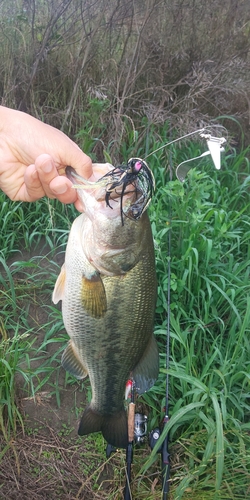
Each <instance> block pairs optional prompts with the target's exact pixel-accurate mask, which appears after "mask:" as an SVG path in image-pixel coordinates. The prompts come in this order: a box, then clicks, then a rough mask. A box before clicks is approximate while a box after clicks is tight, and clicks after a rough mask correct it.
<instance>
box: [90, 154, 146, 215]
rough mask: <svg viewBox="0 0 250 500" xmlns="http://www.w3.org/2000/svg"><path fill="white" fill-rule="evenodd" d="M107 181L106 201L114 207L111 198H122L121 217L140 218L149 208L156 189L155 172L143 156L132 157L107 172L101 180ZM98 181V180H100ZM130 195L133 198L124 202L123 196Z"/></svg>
mask: <svg viewBox="0 0 250 500" xmlns="http://www.w3.org/2000/svg"><path fill="white" fill-rule="evenodd" d="M104 179H105V180H106V181H107V184H106V196H105V201H106V204H107V206H109V207H110V208H112V206H111V205H110V200H115V199H116V198H117V197H120V199H121V219H122V223H123V215H125V216H126V217H128V218H129V219H133V220H138V219H140V217H141V216H142V214H143V213H144V212H145V210H146V209H147V207H148V205H149V203H150V201H151V199H152V196H153V193H154V189H155V180H154V176H153V173H152V172H151V170H150V168H149V167H148V165H147V163H146V162H145V161H144V160H142V159H141V158H130V160H128V163H127V164H126V165H120V166H118V167H115V168H114V169H113V170H111V171H110V172H108V173H107V174H105V175H104V176H103V177H101V179H100V180H99V181H100V182H103V180H104ZM99 181H98V182H99ZM125 195H128V196H129V198H130V199H131V200H132V201H131V203H129V204H127V205H126V204H125V205H124V204H123V198H124V196H125Z"/></svg>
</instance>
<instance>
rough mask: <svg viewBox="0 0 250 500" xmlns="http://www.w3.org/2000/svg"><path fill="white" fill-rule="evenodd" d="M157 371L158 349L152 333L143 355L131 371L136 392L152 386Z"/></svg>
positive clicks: (156, 376) (146, 389) (140, 392)
mask: <svg viewBox="0 0 250 500" xmlns="http://www.w3.org/2000/svg"><path fill="white" fill-rule="evenodd" d="M158 373H159V351H158V346H157V343H156V340H155V337H154V335H152V337H151V339H150V341H149V343H148V345H147V347H146V349H145V351H144V354H143V356H142V357H141V359H140V361H139V362H138V363H137V365H136V366H135V368H134V369H133V371H132V374H133V378H134V381H135V387H136V391H137V392H138V394H143V393H144V392H146V391H148V390H149V389H150V387H152V386H153V385H154V383H155V381H156V380H157V378H158Z"/></svg>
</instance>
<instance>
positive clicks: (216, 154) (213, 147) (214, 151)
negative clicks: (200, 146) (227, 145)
mask: <svg viewBox="0 0 250 500" xmlns="http://www.w3.org/2000/svg"><path fill="white" fill-rule="evenodd" d="M207 145H208V149H209V151H210V154H211V156H212V160H213V162H214V166H215V168H216V170H220V168H221V161H220V160H221V157H220V155H221V152H223V151H224V148H223V147H221V144H220V143H219V142H218V141H217V140H216V141H214V140H213V139H210V140H208V141H207Z"/></svg>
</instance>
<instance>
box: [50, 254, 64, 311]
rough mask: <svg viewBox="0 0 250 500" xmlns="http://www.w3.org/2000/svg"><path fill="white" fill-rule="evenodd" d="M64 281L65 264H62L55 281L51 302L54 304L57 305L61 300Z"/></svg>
mask: <svg viewBox="0 0 250 500" xmlns="http://www.w3.org/2000/svg"><path fill="white" fill-rule="evenodd" d="M65 279H66V272H65V264H63V265H62V268H61V272H60V274H59V276H58V278H57V280H56V284H55V287H54V290H53V294H52V302H54V304H57V303H58V302H59V300H63V296H64V288H65Z"/></svg>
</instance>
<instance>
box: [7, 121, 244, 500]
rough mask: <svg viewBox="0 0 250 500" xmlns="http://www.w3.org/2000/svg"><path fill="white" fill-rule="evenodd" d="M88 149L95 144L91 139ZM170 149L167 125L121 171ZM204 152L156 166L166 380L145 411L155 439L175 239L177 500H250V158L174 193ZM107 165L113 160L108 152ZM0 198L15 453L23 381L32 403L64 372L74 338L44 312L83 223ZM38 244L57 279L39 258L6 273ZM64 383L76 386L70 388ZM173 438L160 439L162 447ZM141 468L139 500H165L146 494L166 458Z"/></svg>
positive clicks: (172, 431)
mask: <svg viewBox="0 0 250 500" xmlns="http://www.w3.org/2000/svg"><path fill="white" fill-rule="evenodd" d="M81 137H82V138H84V140H88V136H87V132H86V133H82V134H81ZM159 137H162V142H161V140H160V139H159ZM168 140H169V139H168V124H166V125H165V126H164V127H163V128H161V129H160V130H157V131H156V129H152V130H151V132H150V133H149V132H148V135H147V141H146V142H141V146H140V147H139V149H138V150H137V151H136V148H135V144H134V134H131V137H130V138H128V142H127V143H126V144H124V145H123V150H122V156H123V158H124V160H126V159H127V158H129V157H131V156H132V155H136V156H141V157H144V156H145V154H146V153H147V152H150V151H153V150H155V149H157V148H158V147H160V146H161V145H162V144H163V143H164V142H168ZM90 147H93V144H92V145H91V143H90ZM204 149H205V146H204V148H203V145H200V144H195V143H190V142H188V143H186V144H185V145H184V146H182V147H180V146H178V147H175V148H173V147H171V148H170V149H168V150H162V151H160V152H159V153H157V154H155V155H152V156H151V158H149V159H148V163H149V165H150V166H151V167H152V169H153V171H154V174H155V178H156V193H155V197H154V199H153V201H152V204H151V206H150V208H149V213H150V218H151V223H152V230H153V237H154V241H155V249H156V264H157V276H158V300H157V310H156V325H155V333H156V336H157V340H158V342H159V346H160V350H161V353H160V360H161V370H160V376H159V379H158V381H157V383H156V385H155V386H154V388H153V389H152V390H150V391H149V392H148V393H147V394H145V395H144V396H143V397H142V400H143V401H144V402H145V403H146V404H147V405H148V407H149V408H150V416H149V422H150V428H153V427H154V426H155V425H159V423H160V421H161V419H162V416H163V407H164V404H165V377H166V365H165V343H166V314H167V299H166V296H167V287H168V278H167V276H168V274H167V270H168V237H169V230H170V229H171V238H172V244H171V284H170V285H171V305H170V310H171V332H170V335H171V342H170V350H171V352H170V354H171V359H170V369H169V382H170V394H169V408H170V410H169V412H170V420H169V423H168V424H167V427H166V429H165V431H166V430H167V431H169V436H170V451H171V464H172V471H171V488H170V491H171V498H173V499H181V498H183V499H189V498H190V499H197V500H198V499H199V500H200V499H202V498H204V499H210V498H211V499H217V498H218V499H227V498H228V499H231V500H232V499H237V498H241V499H243V498H248V496H249V486H248V485H249V479H250V454H249V445H250V443H249V439H250V438H249V435H250V424H249V416H250V361H249V360H250V341H249V333H250V276H249V275H250V197H249V190H250V167H249V160H248V157H249V150H245V151H242V152H240V153H238V154H236V152H234V151H232V152H229V153H226V154H225V156H224V158H223V163H222V170H221V171H215V169H214V167H213V165H212V163H211V160H209V158H205V159H203V160H202V161H199V162H197V163H194V166H195V168H194V169H192V170H190V172H189V174H188V176H187V179H186V180H185V182H184V184H181V183H180V182H179V181H178V180H176V179H175V178H174V180H172V181H171V182H169V172H168V168H167V167H168V165H169V161H171V162H172V163H173V168H175V167H176V166H177V165H178V164H179V163H180V162H181V161H183V159H185V158H188V157H191V156H195V155H198V154H200V153H201V152H203V151H204ZM105 153H106V155H108V154H109V148H108V147H107V148H106V151H105ZM170 154H171V158H170ZM1 197H2V200H1V203H0V207H1V208H0V210H1V214H0V215H1V217H2V220H3V229H2V233H1V238H2V254H1V266H2V269H3V272H2V274H1V278H0V285H1V290H0V303H1V325H2V326H1V334H2V342H1V344H0V349H1V358H2V359H1V363H0V400H1V404H2V411H1V414H0V418H1V421H0V424H1V428H2V430H4V432H5V436H6V440H7V442H8V440H9V439H10V436H11V435H12V434H13V432H15V431H16V427H17V426H18V425H19V424H21V425H23V422H22V415H21V413H20V410H19V408H18V404H17V401H16V395H15V376H16V374H17V373H19V375H21V377H23V379H24V381H25V383H26V387H27V391H28V393H29V394H32V395H34V394H35V392H36V391H38V390H41V388H42V387H43V385H44V384H45V383H48V384H49V383H50V376H51V373H52V370H55V369H59V365H60V351H61V350H62V348H63V343H64V342H65V335H64V333H63V331H62V320H61V316H60V312H59V311H58V310H57V309H56V308H54V307H53V306H52V304H49V305H46V302H47V304H48V303H49V300H50V296H51V292H52V289H53V286H54V282H55V279H56V274H57V272H58V269H59V267H58V265H56V264H55V263H53V262H54V250H55V249H58V248H59V251H63V249H64V248H65V243H66V240H67V234H68V230H69V227H70V224H71V222H72V220H73V219H74V217H75V215H76V212H75V210H74V208H73V207H63V206H61V205H60V204H59V203H58V202H48V201H46V200H41V201H39V202H37V203H33V204H23V203H13V202H11V201H9V200H7V199H6V198H5V197H4V195H1ZM17 228H18V231H17ZM41 242H42V243H44V244H45V243H46V245H47V248H48V255H47V259H48V266H49V265H50V264H49V263H52V267H53V269H52V271H51V273H50V274H49V276H48V273H47V272H46V269H45V268H44V267H41V265H40V264H39V262H38V261H37V259H36V258H35V257H33V258H30V259H29V260H28V261H26V262H24V261H23V260H22V258H21V256H20V259H19V257H18V259H16V261H15V262H14V263H12V264H9V261H8V259H9V257H10V256H11V257H13V255H14V253H15V252H16V251H19V250H20V245H21V244H22V248H23V247H24V248H25V249H27V250H29V249H30V248H31V247H32V248H34V247H35V248H36V247H37V245H38V243H39V244H40V245H41ZM37 248H38V247H37ZM57 251H58V250H57ZM45 267H46V266H45ZM20 273H21V275H20ZM30 296H32V297H33V298H34V300H35V301H36V300H40V297H41V296H42V297H43V296H44V303H45V307H47V312H48V317H47V322H46V324H43V325H42V324H39V325H36V326H35V325H34V324H32V326H31V324H30V315H29V297H30ZM41 330H43V331H45V334H44V337H43V341H42V343H41V345H40V346H39V348H37V344H36V348H35V347H34V346H33V342H34V341H35V340H34V335H35V337H36V336H37V334H38V332H39V331H41ZM31 334H32V335H31ZM36 338H37V337H36ZM53 343H55V344H58V350H56V351H55V354H54V355H53V359H52V360H50V361H48V359H47V357H46V350H47V349H48V347H49V345H50V344H53ZM39 357H40V359H41V363H40V366H39V367H38V368H37V367H36V368H35V369H34V371H32V365H33V360H37V359H38V358H39ZM24 366H25V368H24ZM6 380H7V383H6ZM65 380H66V383H72V382H73V381H72V379H71V378H68V377H66V379H65ZM3 381H5V382H4V383H3ZM87 390H88V389H87ZM51 392H54V394H56V397H57V401H58V404H60V390H59V388H58V387H56V386H55V387H52V386H51ZM165 431H164V432H165ZM164 437H165V434H164V433H163V434H162V436H161V440H162V439H164ZM134 461H135V465H134V482H133V484H132V488H133V489H134V491H135V495H137V496H136V498H138V499H139V498H147V499H150V498H155V499H157V498H159V499H160V497H161V496H160V479H159V481H158V483H157V485H156V487H155V490H154V492H153V493H152V491H151V483H149V482H148V481H149V480H148V477H149V475H150V474H151V472H152V470H154V474H155V470H156V471H157V474H158V476H159V470H160V469H159V467H158V466H157V465H156V464H159V455H158V453H157V450H156V449H155V450H153V451H152V453H149V452H146V453H145V451H141V450H135V453H134ZM155 467H156V469H155ZM157 467H158V468H157Z"/></svg>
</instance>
